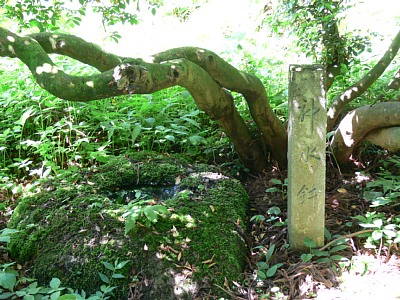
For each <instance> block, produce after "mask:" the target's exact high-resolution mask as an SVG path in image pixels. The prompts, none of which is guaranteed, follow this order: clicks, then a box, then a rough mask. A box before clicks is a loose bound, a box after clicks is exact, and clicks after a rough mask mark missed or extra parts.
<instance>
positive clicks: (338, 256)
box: [331, 255, 345, 261]
mask: <svg viewBox="0 0 400 300" xmlns="http://www.w3.org/2000/svg"><path fill="white" fill-rule="evenodd" d="M344 258H345V257H344V256H342V255H332V256H331V260H336V261H341V260H343V259H344Z"/></svg>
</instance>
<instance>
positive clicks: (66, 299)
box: [57, 294, 78, 300]
mask: <svg viewBox="0 0 400 300" xmlns="http://www.w3.org/2000/svg"><path fill="white" fill-rule="evenodd" d="M57 300H78V298H77V297H76V295H73V294H67V295H62V296H60V297H59V298H58V299H57Z"/></svg>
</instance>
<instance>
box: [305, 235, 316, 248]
mask: <svg viewBox="0 0 400 300" xmlns="http://www.w3.org/2000/svg"><path fill="white" fill-rule="evenodd" d="M304 245H305V246H306V247H308V248H315V247H317V244H316V243H315V242H314V241H313V240H312V239H310V238H308V237H306V238H304Z"/></svg>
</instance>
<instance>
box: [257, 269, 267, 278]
mask: <svg viewBox="0 0 400 300" xmlns="http://www.w3.org/2000/svg"><path fill="white" fill-rule="evenodd" d="M257 277H258V278H259V279H261V280H264V279H266V278H267V275H266V274H265V272H264V271H261V270H257Z"/></svg>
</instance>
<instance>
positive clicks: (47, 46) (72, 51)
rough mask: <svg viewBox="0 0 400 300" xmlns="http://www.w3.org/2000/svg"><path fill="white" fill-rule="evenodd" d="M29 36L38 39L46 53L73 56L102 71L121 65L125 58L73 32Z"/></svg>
mask: <svg viewBox="0 0 400 300" xmlns="http://www.w3.org/2000/svg"><path fill="white" fill-rule="evenodd" d="M29 37H31V38H33V39H34V40H36V41H37V42H38V43H39V44H40V46H42V48H43V50H44V51H45V52H46V53H56V54H60V55H65V56H68V57H71V58H73V59H76V60H78V61H80V62H82V63H84V64H87V65H90V66H93V67H95V68H96V69H98V70H99V71H101V72H103V71H107V70H110V69H112V68H114V67H116V66H117V65H120V64H121V63H122V61H123V59H124V58H123V57H120V56H117V55H114V54H111V53H108V52H105V51H103V50H102V49H101V48H100V47H99V46H97V45H95V44H93V43H89V42H86V41H85V40H83V39H81V38H79V37H77V36H74V35H71V34H62V33H48V32H41V33H34V34H30V35H29Z"/></svg>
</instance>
